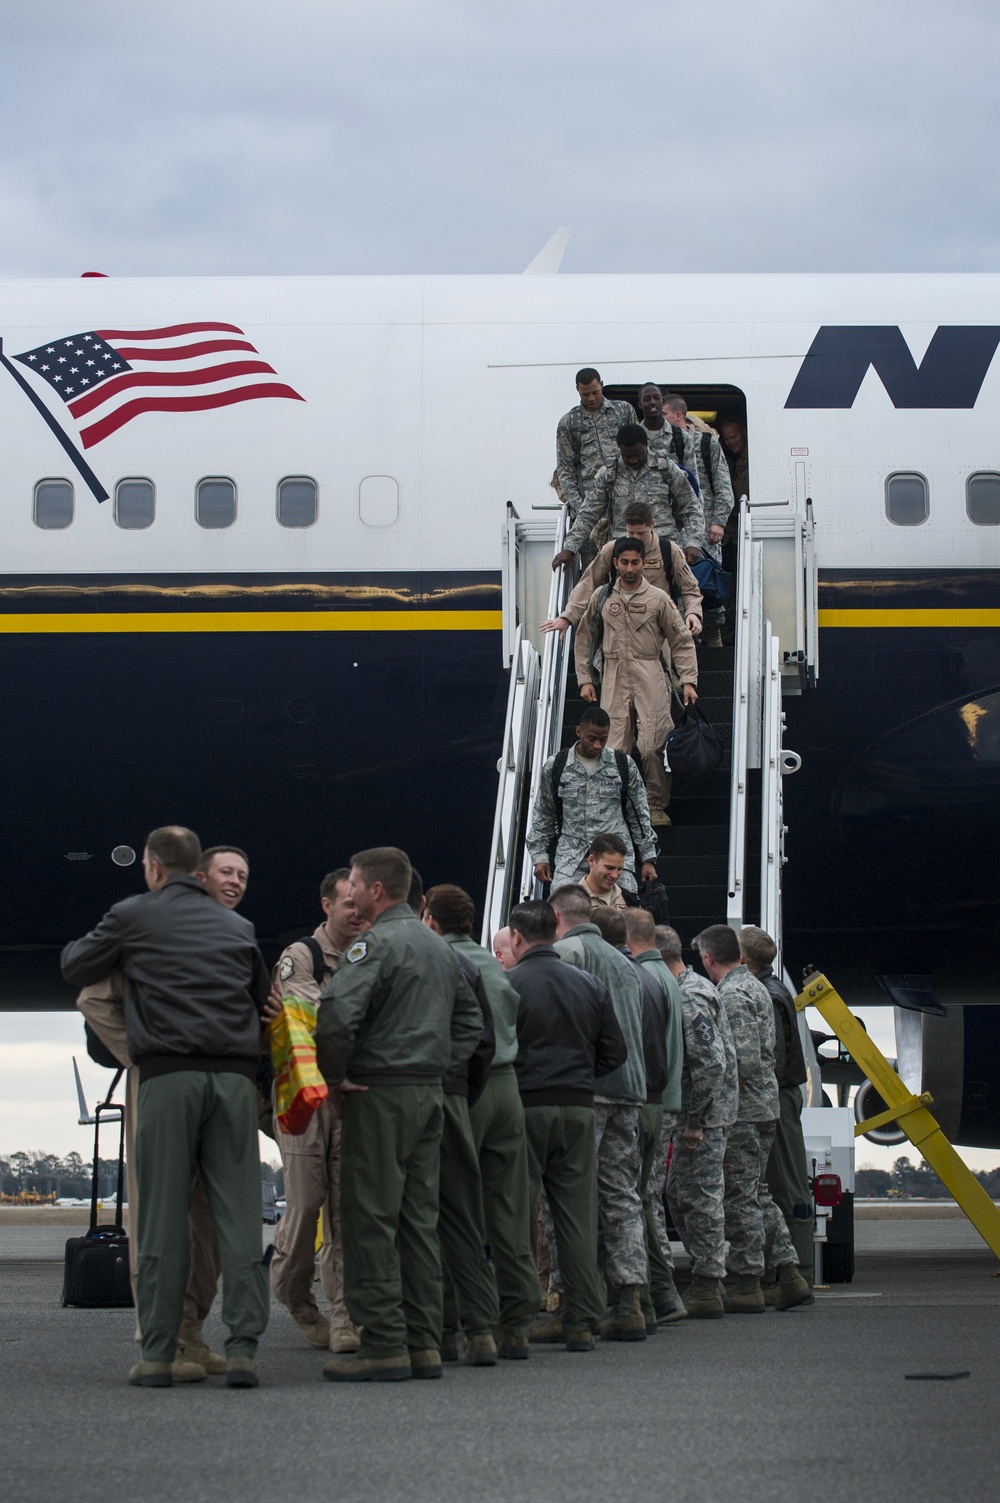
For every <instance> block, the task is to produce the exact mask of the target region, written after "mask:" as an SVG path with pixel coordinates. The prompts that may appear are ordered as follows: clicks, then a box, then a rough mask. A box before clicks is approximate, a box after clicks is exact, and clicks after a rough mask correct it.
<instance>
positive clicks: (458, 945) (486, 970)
mask: <svg viewBox="0 0 1000 1503" xmlns="http://www.w3.org/2000/svg"><path fill="white" fill-rule="evenodd" d="M443 938H444V939H445V940H446V941H447V943H448V944H449V945H454V947H455V949H456V950H461V952H462V954H463V955H468V957H469V959H470V960H471V961H472V963H473V965H476V966H478V967H479V974H480V975H481V976H482V978H483V986H484V987H485V988H486V999H487V1001H488V1002H489V1004H490V1007H491V1008H492V1009H493V1032H494V1033H495V1035H496V1041H497V1042H496V1049H495V1051H494V1054H493V1061H492V1065H491V1069H495V1068H496V1066H497V1065H512V1064H513V1063H514V1060H515V1059H516V1058H517V1009H518V1007H519V1005H520V1002H521V999H520V997H519V996H518V994H517V992H516V991H515V990H514V988H513V987H512V986H511V984H510V982H509V981H508V980H507V977H506V976H505V975H504V973H503V968H502V966H501V965H500V962H499V961H498V960H497V958H496V956H495V955H491V954H490V952H489V950H484V949H483V947H482V945H477V944H476V941H475V940H474V939H471V938H470V937H469V935H468V934H445V935H444V936H443Z"/></svg>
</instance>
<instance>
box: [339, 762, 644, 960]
mask: <svg viewBox="0 0 1000 1503" xmlns="http://www.w3.org/2000/svg"><path fill="white" fill-rule="evenodd" d="M572 749H573V748H572V747H570V746H564V747H563V748H562V750H561V751H557V752H556V756H555V761H554V762H553V763H552V802H553V804H554V805H555V810H556V819H555V832H554V834H553V836H552V839H551V841H550V842H549V865H550V866H551V867H552V870H553V871H555V867H556V846H557V845H558V844H559V837H560V835H561V834H562V824H563V806H562V799H561V798H560V797H559V784H560V783H561V782H562V775H563V773H564V772H565V771H566V763H567V761H568V760H569V754H570V752H571V751H572ZM628 764H629V757H628V755H627V753H625V752H623V751H616V752H615V766H616V767H617V768H618V776H619V777H620V778H621V780H622V819H623V820H624V822H625V828H626V830H629V831H630V832H631V826H630V825H629V822H628V808H629V804H630V803H631V802H632V801H631V798H630V797H629V791H628ZM634 812H635V811H634V810H633V813H634ZM633 854H634V855H636V853H635V852H633ZM636 859H637V856H636ZM640 864H641V863H640ZM637 869H638V868H637ZM318 948H319V946H317V949H318Z"/></svg>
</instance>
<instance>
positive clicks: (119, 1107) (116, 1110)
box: [87, 1066, 125, 1237]
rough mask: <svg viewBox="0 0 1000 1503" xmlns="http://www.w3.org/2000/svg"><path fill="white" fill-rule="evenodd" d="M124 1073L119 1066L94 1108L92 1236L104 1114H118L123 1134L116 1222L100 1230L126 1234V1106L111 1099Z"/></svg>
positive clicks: (120, 1151) (95, 1224)
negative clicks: (124, 1210) (124, 1221)
mask: <svg viewBox="0 0 1000 1503" xmlns="http://www.w3.org/2000/svg"><path fill="white" fill-rule="evenodd" d="M124 1073H125V1072H124V1069H123V1067H122V1066H119V1067H118V1070H117V1072H116V1074H115V1078H114V1080H113V1081H112V1082H111V1089H110V1090H109V1091H108V1094H107V1097H106V1099H105V1100H104V1101H102V1102H100V1103H99V1104H98V1105H97V1106H96V1107H95V1108H94V1165H93V1170H94V1172H93V1174H92V1175H91V1180H90V1227H89V1230H88V1233H87V1235H88V1236H90V1237H93V1236H94V1235H95V1234H96V1233H97V1231H98V1225H97V1179H98V1164H99V1163H100V1141H101V1117H102V1115H106V1116H110V1115H112V1114H115V1115H116V1116H117V1119H118V1122H119V1125H120V1134H121V1135H120V1137H119V1140H118V1184H117V1191H116V1200H115V1224H114V1227H107V1228H101V1229H100V1230H101V1232H102V1233H103V1232H105V1231H107V1232H112V1231H119V1232H120V1233H121V1235H122V1236H124V1235H125V1232H124V1227H123V1226H122V1194H123V1191H124V1186H125V1107H124V1105H123V1104H122V1103H121V1102H120V1101H112V1099H111V1098H112V1096H113V1095H114V1094H115V1088H116V1086H117V1085H118V1082H119V1081H120V1080H121V1078H122V1075H123V1074H124Z"/></svg>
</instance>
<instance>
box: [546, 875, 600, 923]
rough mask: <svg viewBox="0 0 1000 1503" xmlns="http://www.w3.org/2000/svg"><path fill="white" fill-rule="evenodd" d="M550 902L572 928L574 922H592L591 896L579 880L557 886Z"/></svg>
mask: <svg viewBox="0 0 1000 1503" xmlns="http://www.w3.org/2000/svg"><path fill="white" fill-rule="evenodd" d="M549 902H550V903H551V905H552V907H553V908H554V909H555V911H556V913H558V914H561V916H562V917H563V918H564V919H566V921H567V922H569V923H570V927H571V928H572V927H573V925H574V924H586V923H589V922H590V898H589V897H588V895H587V894H586V893H585V892H584V890H583V888H582V887H581V886H580V885H579V883H578V882H565V883H564V884H563V886H562V887H557V888H556V890H555V892H554V893H552V894H551V896H550V897H549ZM570 921H571V922H570Z"/></svg>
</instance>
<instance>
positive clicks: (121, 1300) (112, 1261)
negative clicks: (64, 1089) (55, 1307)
mask: <svg viewBox="0 0 1000 1503" xmlns="http://www.w3.org/2000/svg"><path fill="white" fill-rule="evenodd" d="M121 1076H122V1072H121V1070H119V1071H118V1074H117V1075H116V1076H115V1078H114V1080H113V1081H112V1082H111V1089H110V1091H109V1092H108V1099H107V1101H102V1102H101V1104H100V1106H98V1107H95V1109H94V1175H93V1181H92V1183H91V1188H90V1226H89V1227H88V1229H87V1235H86V1236H85V1237H70V1239H69V1241H68V1242H67V1243H66V1266H65V1273H64V1275H63V1290H62V1303H63V1304H64V1305H88V1306H90V1307H91V1308H100V1309H115V1308H120V1307H122V1306H127V1305H131V1304H132V1285H131V1283H130V1281H129V1269H128V1237H127V1236H126V1235H125V1228H124V1227H123V1225H122V1190H123V1187H124V1179H125V1108H124V1106H122V1105H121V1104H120V1103H119V1102H117V1101H112V1100H111V1098H112V1096H113V1095H114V1093H115V1086H116V1085H117V1084H118V1082H119V1080H120V1079H121ZM102 1118H103V1119H105V1120H107V1119H111V1120H115V1119H117V1121H118V1130H119V1134H120V1137H119V1143H118V1192H117V1200H116V1204H115V1220H114V1225H113V1226H98V1225H97V1163H98V1158H99V1152H98V1146H99V1143H100V1137H101V1120H102Z"/></svg>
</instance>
